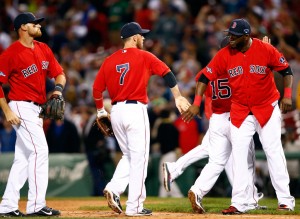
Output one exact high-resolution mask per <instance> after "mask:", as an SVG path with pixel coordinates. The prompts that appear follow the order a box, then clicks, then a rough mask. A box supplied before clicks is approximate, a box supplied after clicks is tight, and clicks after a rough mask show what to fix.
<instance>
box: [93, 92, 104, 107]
mask: <svg viewBox="0 0 300 219" xmlns="http://www.w3.org/2000/svg"><path fill="white" fill-rule="evenodd" d="M93 98H94V101H95V104H96V108H97V110H100V109H102V108H103V96H102V92H101V91H98V90H96V89H93Z"/></svg>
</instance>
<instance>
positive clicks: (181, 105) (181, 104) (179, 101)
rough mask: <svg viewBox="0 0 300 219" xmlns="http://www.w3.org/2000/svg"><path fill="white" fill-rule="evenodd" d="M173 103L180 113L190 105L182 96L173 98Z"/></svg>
mask: <svg viewBox="0 0 300 219" xmlns="http://www.w3.org/2000/svg"><path fill="white" fill-rule="evenodd" d="M175 104H176V107H177V109H178V110H179V112H180V113H181V114H182V113H183V112H184V111H186V110H187V109H188V108H189V107H190V106H191V104H190V103H189V101H188V100H187V99H186V98H185V97H183V96H179V97H177V98H175Z"/></svg>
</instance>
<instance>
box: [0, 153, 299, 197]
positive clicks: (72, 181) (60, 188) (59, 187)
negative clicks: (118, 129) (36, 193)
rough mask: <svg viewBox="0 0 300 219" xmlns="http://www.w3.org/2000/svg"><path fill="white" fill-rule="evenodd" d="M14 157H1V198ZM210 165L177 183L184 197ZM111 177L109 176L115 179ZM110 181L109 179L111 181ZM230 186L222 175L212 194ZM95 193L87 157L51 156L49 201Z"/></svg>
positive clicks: (153, 167) (150, 181)
mask: <svg viewBox="0 0 300 219" xmlns="http://www.w3.org/2000/svg"><path fill="white" fill-rule="evenodd" d="M285 155H286V158H287V159H300V152H299V153H286V154H285ZM13 158H14V154H13V153H5V154H0V196H2V195H3V192H4V190H5V186H6V183H7V179H8V175H9V171H10V168H11V165H12V162H13ZM256 158H257V159H258V160H265V159H266V157H265V154H264V152H263V151H257V152H256ZM159 159H160V157H159V156H150V160H149V166H148V177H147V180H146V188H147V195H148V196H157V195H158V191H159V186H160V184H159V180H158V171H160V170H161V168H160V167H159ZM206 163H207V159H205V160H202V161H200V162H196V163H194V164H193V165H191V166H190V167H188V168H187V169H186V170H185V172H184V173H183V174H182V175H181V176H180V177H179V178H178V179H177V180H176V182H177V184H178V185H179V187H180V189H181V191H182V193H183V194H185V195H186V194H187V192H188V189H189V188H190V187H191V186H192V185H193V183H194V182H195V180H196V178H197V177H198V175H199V173H200V172H201V169H202V168H203V167H204V165H205V164H206ZM108 165H110V166H111V168H108V169H110V170H111V171H113V170H114V164H113V163H111V164H108ZM111 174H112V173H110V174H107V175H111ZM108 180H109V179H108ZM299 180H300V179H299ZM228 186H229V184H228V181H227V178H226V175H225V173H222V174H221V176H220V178H219V179H218V181H217V185H216V186H215V187H214V189H216V190H218V191H212V192H211V193H210V194H211V195H214V192H215V194H216V195H218V196H220V194H224V196H225V195H226V193H227V192H228V191H226V190H225V189H226V188H227V187H228ZM91 190H92V178H91V175H90V171H89V168H88V162H87V159H86V157H85V154H50V156H49V185H48V190H47V196H48V197H55V196H68V197H72V196H73V197H77V196H90V194H91ZM27 191H28V185H27V184H25V186H24V187H23V189H22V190H21V196H23V197H24V196H25V197H26V196H27Z"/></svg>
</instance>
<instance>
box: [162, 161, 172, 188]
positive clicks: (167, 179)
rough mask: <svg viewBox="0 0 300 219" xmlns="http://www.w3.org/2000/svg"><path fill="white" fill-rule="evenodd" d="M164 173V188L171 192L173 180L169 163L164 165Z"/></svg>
mask: <svg viewBox="0 0 300 219" xmlns="http://www.w3.org/2000/svg"><path fill="white" fill-rule="evenodd" d="M163 173H164V187H165V189H166V190H167V191H168V192H170V191H171V183H172V179H171V174H170V171H169V168H168V163H167V162H164V163H163Z"/></svg>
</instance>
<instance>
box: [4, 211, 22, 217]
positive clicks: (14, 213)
mask: <svg viewBox="0 0 300 219" xmlns="http://www.w3.org/2000/svg"><path fill="white" fill-rule="evenodd" d="M0 217H25V214H23V213H22V212H21V211H19V210H15V211H11V212H7V213H0Z"/></svg>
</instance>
